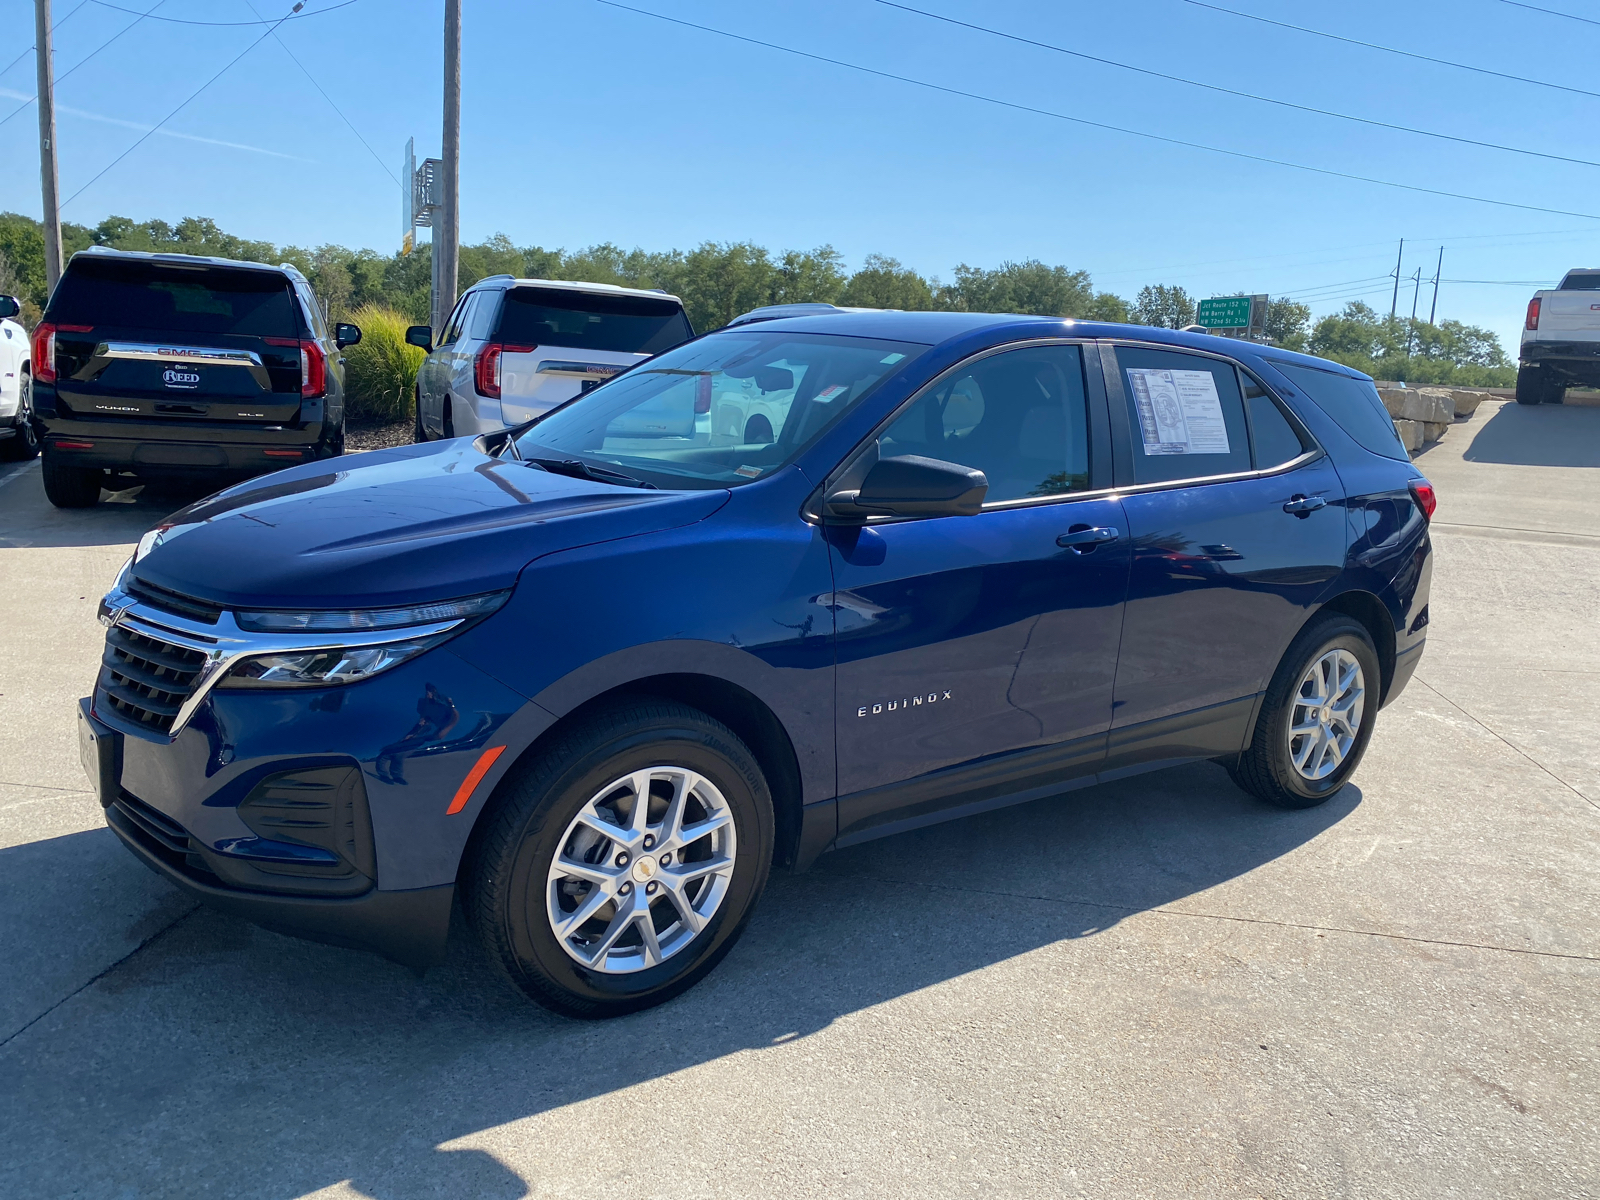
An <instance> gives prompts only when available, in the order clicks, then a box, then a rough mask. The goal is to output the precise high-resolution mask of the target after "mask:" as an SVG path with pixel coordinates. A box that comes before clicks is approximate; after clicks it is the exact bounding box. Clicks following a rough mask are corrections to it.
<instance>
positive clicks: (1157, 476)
mask: <svg viewBox="0 0 1600 1200" xmlns="http://www.w3.org/2000/svg"><path fill="white" fill-rule="evenodd" d="M1116 357H1117V370H1118V372H1119V373H1120V375H1121V378H1122V392H1123V395H1124V397H1125V400H1124V403H1126V404H1127V406H1128V429H1129V432H1130V433H1131V434H1132V440H1133V478H1134V481H1135V482H1136V483H1166V482H1169V481H1171V480H1176V479H1202V478H1204V477H1206V476H1208V475H1230V474H1233V473H1234V472H1236V471H1248V470H1250V434H1249V430H1248V428H1247V426H1246V425H1245V416H1244V398H1243V397H1242V396H1241V395H1240V394H1239V376H1238V374H1237V373H1236V372H1235V371H1234V369H1233V364H1231V363H1226V362H1222V361H1220V360H1219V359H1214V358H1202V357H1200V356H1199V355H1197V354H1184V353H1181V352H1178V351H1172V350H1153V349H1147V348H1145V347H1143V346H1118V347H1117V348H1116Z"/></svg>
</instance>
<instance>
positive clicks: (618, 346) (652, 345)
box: [499, 288, 694, 354]
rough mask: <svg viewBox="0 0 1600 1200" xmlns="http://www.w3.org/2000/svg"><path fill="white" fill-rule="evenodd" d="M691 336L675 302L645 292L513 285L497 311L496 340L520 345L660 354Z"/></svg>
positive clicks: (691, 331) (685, 318) (686, 320)
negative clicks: (617, 293)
mask: <svg viewBox="0 0 1600 1200" xmlns="http://www.w3.org/2000/svg"><path fill="white" fill-rule="evenodd" d="M693 336H694V331H693V330H692V329H691V328H690V327H689V319H688V318H687V317H685V316H684V315H683V309H682V307H680V306H679V305H678V303H677V302H676V301H674V300H656V299H654V298H652V297H649V296H608V295H602V294H597V293H592V292H577V291H567V290H566V289H562V288H513V289H512V290H511V291H509V292H507V293H506V299H505V304H504V305H503V306H502V307H501V310H500V330H499V339H500V341H502V342H507V343H514V344H519V345H531V346H560V347H565V348H568V349H573V350H609V351H615V352H620V353H623V354H660V353H661V352H662V351H663V350H670V349H672V347H674V346H676V345H678V344H679V343H680V342H686V341H688V340H689V339H690V338H691V337H693Z"/></svg>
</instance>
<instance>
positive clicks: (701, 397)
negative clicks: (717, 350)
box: [694, 371, 711, 413]
mask: <svg viewBox="0 0 1600 1200" xmlns="http://www.w3.org/2000/svg"><path fill="white" fill-rule="evenodd" d="M694 410H695V412H697V413H708V412H710V411H711V373H710V372H709V371H702V372H701V373H700V374H698V375H696V376H695V377H694Z"/></svg>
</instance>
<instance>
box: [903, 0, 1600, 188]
mask: <svg viewBox="0 0 1600 1200" xmlns="http://www.w3.org/2000/svg"><path fill="white" fill-rule="evenodd" d="M874 3H877V4H881V5H883V6H884V7H885V8H897V9H899V10H900V11H901V12H908V13H915V14H916V15H917V16H919V17H927V18H929V19H930V20H934V21H943V22H944V23H945V24H947V25H957V26H959V27H961V28H962V29H971V30H974V31H975V32H978V33H987V34H989V35H990V36H992V37H997V38H1004V39H1006V40H1007V41H1011V42H1018V43H1020V44H1022V45H1024V46H1034V47H1036V48H1038V49H1040V50H1050V51H1053V52H1054V53H1056V54H1066V55H1069V56H1071V57H1072V58H1081V59H1083V60H1085V61H1086V62H1095V63H1100V64H1102V65H1104V66H1108V67H1117V68H1119V69H1120V70H1124V71H1135V72H1137V73H1138V74H1140V75H1148V76H1150V77H1152V78H1154V79H1165V80H1168V81H1169V82H1172V83H1182V84H1186V85H1187V86H1189V87H1197V88H1204V89H1205V90H1206V91H1210V92H1220V93H1221V94H1222V95H1224V96H1238V97H1240V98H1242V99H1245V100H1256V101H1259V102H1260V103H1262V104H1276V105H1278V106H1279V107H1281V108H1292V109H1294V110H1296V111H1297V112H1305V113H1315V114H1316V115H1317V116H1321V117H1333V118H1335V119H1336V120H1340V121H1354V122H1356V123H1357V124H1360V125H1371V126H1374V127H1376V128H1378V129H1393V130H1396V131H1397V132H1400V133H1412V134H1416V135H1417V136H1419V137H1430V138H1439V139H1441V140H1443V141H1447V142H1458V143H1460V144H1461V145H1464V146H1481V147H1483V148H1484V149H1486V150H1503V151H1505V152H1506V153H1508V154H1526V155H1529V156H1531V157H1533V158H1546V159H1550V160H1552V161H1555V162H1568V163H1577V164H1578V165H1579V166H1584V167H1600V162H1595V161H1593V160H1591V159H1587V158H1573V157H1571V156H1569V155H1566V154H1550V153H1547V152H1545V151H1543V150H1527V149H1524V148H1523V147H1521V146H1505V145H1502V144H1501V143H1499V142H1485V141H1480V140H1479V139H1478V138H1470V137H1460V136H1458V135H1456V134H1453V133H1439V132H1437V131H1435V130H1432V129H1417V128H1414V127H1413V126H1410V125H1396V124H1395V123H1393V122H1392V121H1379V120H1376V119H1374V118H1372V117H1357V116H1353V115H1352V114H1350V113H1342V112H1334V111H1333V110H1331V109H1327V108H1316V107H1315V106H1313V105H1309V104H1297V103H1295V102H1294V101H1293V100H1279V99H1277V98H1275V97H1272V96H1261V95H1257V94H1256V93H1255V92H1243V91H1239V90H1238V89H1236V88H1230V87H1223V86H1221V85H1220V84H1215V83H1203V82H1201V81H1200V80H1198V79H1185V78H1184V77H1183V76H1182V75H1169V74H1167V73H1166V72H1165V71H1156V70H1152V69H1151V68H1149V67H1137V66H1134V65H1133V64H1132V63H1125V62H1118V61H1117V60H1116V59H1114V58H1101V57H1100V56H1099V55H1096V54H1086V53H1084V52H1083V51H1081V50H1069V49H1067V48H1066V47H1065V46H1057V45H1055V44H1053V43H1051V42H1041V41H1036V40H1035V39H1033V38H1028V37H1022V36H1020V35H1019V34H1015V33H1006V32H1005V31H1004V30H1001V29H991V28H990V27H989V26H987V25H977V24H974V23H973V22H971V21H961V20H957V19H956V18H955V17H947V16H944V15H943V14H941V13H935V12H928V11H927V10H926V9H921V8H913V7H911V5H909V4H900V3H897V2H896V0H874Z"/></svg>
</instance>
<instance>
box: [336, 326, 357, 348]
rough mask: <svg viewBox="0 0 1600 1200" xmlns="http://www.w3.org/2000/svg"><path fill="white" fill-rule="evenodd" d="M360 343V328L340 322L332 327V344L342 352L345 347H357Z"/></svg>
mask: <svg viewBox="0 0 1600 1200" xmlns="http://www.w3.org/2000/svg"><path fill="white" fill-rule="evenodd" d="M360 342H361V326H359V325H351V324H349V323H348V322H345V321H340V322H339V323H338V324H337V325H335V326H334V327H333V343H334V345H336V346H338V347H339V349H341V350H343V349H344V348H345V347H346V346H355V345H359V344H360Z"/></svg>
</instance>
